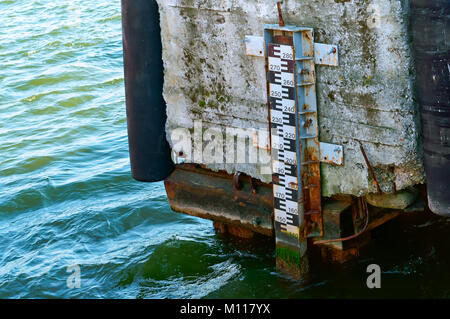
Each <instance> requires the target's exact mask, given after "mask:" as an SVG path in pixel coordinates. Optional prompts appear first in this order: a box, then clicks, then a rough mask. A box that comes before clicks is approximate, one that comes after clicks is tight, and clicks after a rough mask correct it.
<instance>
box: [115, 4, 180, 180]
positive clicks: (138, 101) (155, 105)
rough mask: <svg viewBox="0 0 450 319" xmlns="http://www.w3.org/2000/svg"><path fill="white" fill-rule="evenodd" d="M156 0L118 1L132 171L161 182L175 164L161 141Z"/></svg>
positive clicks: (137, 176)
mask: <svg viewBox="0 0 450 319" xmlns="http://www.w3.org/2000/svg"><path fill="white" fill-rule="evenodd" d="M159 23H160V20H159V11H158V4H157V2H156V0H122V31H123V56H124V69H125V95H126V109H127V124H128V143H129V149H130V161H131V172H132V176H133V178H134V179H136V180H138V181H143V182H155V181H160V180H163V179H164V178H166V177H167V176H169V174H170V173H171V172H172V170H173V168H174V164H173V162H172V160H171V156H170V147H169V145H168V143H167V140H166V134H165V124H166V120H167V114H166V104H165V101H164V98H163V95H162V91H163V81H164V74H163V72H164V66H163V61H162V43H161V29H160V24H159Z"/></svg>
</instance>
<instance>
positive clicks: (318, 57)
mask: <svg viewBox="0 0 450 319" xmlns="http://www.w3.org/2000/svg"><path fill="white" fill-rule="evenodd" d="M314 60H315V62H316V64H320V65H329V66H339V51H338V46H337V45H334V44H324V43H314Z"/></svg>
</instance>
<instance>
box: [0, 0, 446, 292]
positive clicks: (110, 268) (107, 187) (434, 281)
mask: <svg viewBox="0 0 450 319" xmlns="http://www.w3.org/2000/svg"><path fill="white" fill-rule="evenodd" d="M0 83H1V85H0V298H175V297H178V298H244V297H249V298H253V297H260V298H264V297H273V298H287V297H297V298H311V297H314V298H320V297H331V298H335V297H349V298H350V297H362V298H364V297H447V296H448V295H450V289H449V288H448V287H449V286H450V285H449V283H450V275H449V274H448V271H447V270H448V269H449V267H448V266H449V265H450V258H449V255H450V254H449V251H450V250H449V245H448V243H447V242H448V239H447V237H448V236H446V233H447V232H448V231H449V227H448V226H447V224H446V222H445V221H441V220H438V219H432V220H431V221H429V220H428V219H426V218H415V217H414V218H409V219H408V218H407V220H406V221H405V222H404V223H400V222H394V223H391V225H388V226H387V227H385V228H384V230H381V231H379V232H378V235H377V234H375V237H376V239H378V241H377V243H376V245H375V246H374V247H373V249H372V250H371V251H369V252H368V253H367V254H365V255H364V256H363V257H362V258H361V259H359V261H358V262H355V263H349V264H347V265H345V266H330V265H323V264H322V265H321V264H319V263H316V264H315V265H314V266H313V272H312V277H311V282H310V283H309V284H307V285H305V286H299V285H297V284H296V283H295V282H292V281H290V280H289V279H287V278H284V277H283V276H280V275H278V274H277V273H276V272H275V267H274V264H275V262H274V255H273V251H274V248H273V244H272V243H271V241H270V240H269V241H268V242H267V241H257V242H255V243H251V244H248V243H243V242H238V241H235V240H229V239H223V238H220V237H219V236H218V235H216V234H215V232H214V230H213V228H212V224H211V222H210V221H205V220H202V219H197V218H193V217H189V216H186V215H183V214H177V213H174V212H172V211H171V210H170V207H169V206H168V203H167V199H166V195H165V191H164V187H163V184H162V183H155V184H143V183H138V182H135V181H133V180H132V179H131V177H130V168H129V159H128V144H127V135H126V119H125V107H124V102H125V98H124V87H123V85H124V84H123V65H122V43H121V22H120V1H118V0H114V1H111V0H108V1H107V0H96V1H93V0H92V1H81V0H80V1H69V0H58V1H50V0H8V1H7V0H0ZM371 263H378V264H379V265H380V266H381V267H382V270H383V275H382V276H383V277H382V289H380V290H377V291H373V290H369V289H368V288H367V287H366V283H365V281H366V277H367V274H366V272H365V271H366V267H367V265H369V264H371ZM76 265H78V266H79V269H80V275H81V287H80V288H69V287H68V285H67V279H68V278H69V276H70V275H71V274H72V273H71V272H68V271H67V270H68V268H67V267H71V266H76Z"/></svg>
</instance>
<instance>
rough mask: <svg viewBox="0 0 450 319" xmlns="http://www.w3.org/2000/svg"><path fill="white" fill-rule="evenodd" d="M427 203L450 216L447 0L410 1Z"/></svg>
mask: <svg viewBox="0 0 450 319" xmlns="http://www.w3.org/2000/svg"><path fill="white" fill-rule="evenodd" d="M410 5H411V8H410V9H411V10H410V14H411V17H410V22H411V33H412V46H413V52H414V59H415V66H416V86H417V93H418V94H417V95H418V102H419V104H420V114H421V119H422V138H423V139H422V140H423V149H424V165H425V173H426V178H427V191H428V206H429V208H430V210H431V211H433V212H434V213H436V214H439V215H444V216H450V76H449V73H450V0H410Z"/></svg>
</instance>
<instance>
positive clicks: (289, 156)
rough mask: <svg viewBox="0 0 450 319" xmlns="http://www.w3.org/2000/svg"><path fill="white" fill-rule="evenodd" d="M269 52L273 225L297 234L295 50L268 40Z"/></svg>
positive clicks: (283, 230)
mask: <svg viewBox="0 0 450 319" xmlns="http://www.w3.org/2000/svg"><path fill="white" fill-rule="evenodd" d="M268 51H269V52H268V59H269V61H268V62H269V63H268V64H269V75H268V80H269V91H270V92H269V93H270V94H269V99H270V118H271V125H272V126H271V137H272V174H273V181H274V183H273V194H274V210H275V211H274V215H275V224H276V225H278V226H279V227H280V229H281V231H282V232H286V233H290V234H293V235H295V236H297V237H298V236H299V217H298V202H297V200H298V177H297V144H296V140H297V133H296V132H297V130H296V123H295V112H296V109H297V107H296V104H295V78H294V76H295V75H294V72H295V60H294V50H293V47H292V46H289V45H280V44H272V43H270V44H269V45H268Z"/></svg>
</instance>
